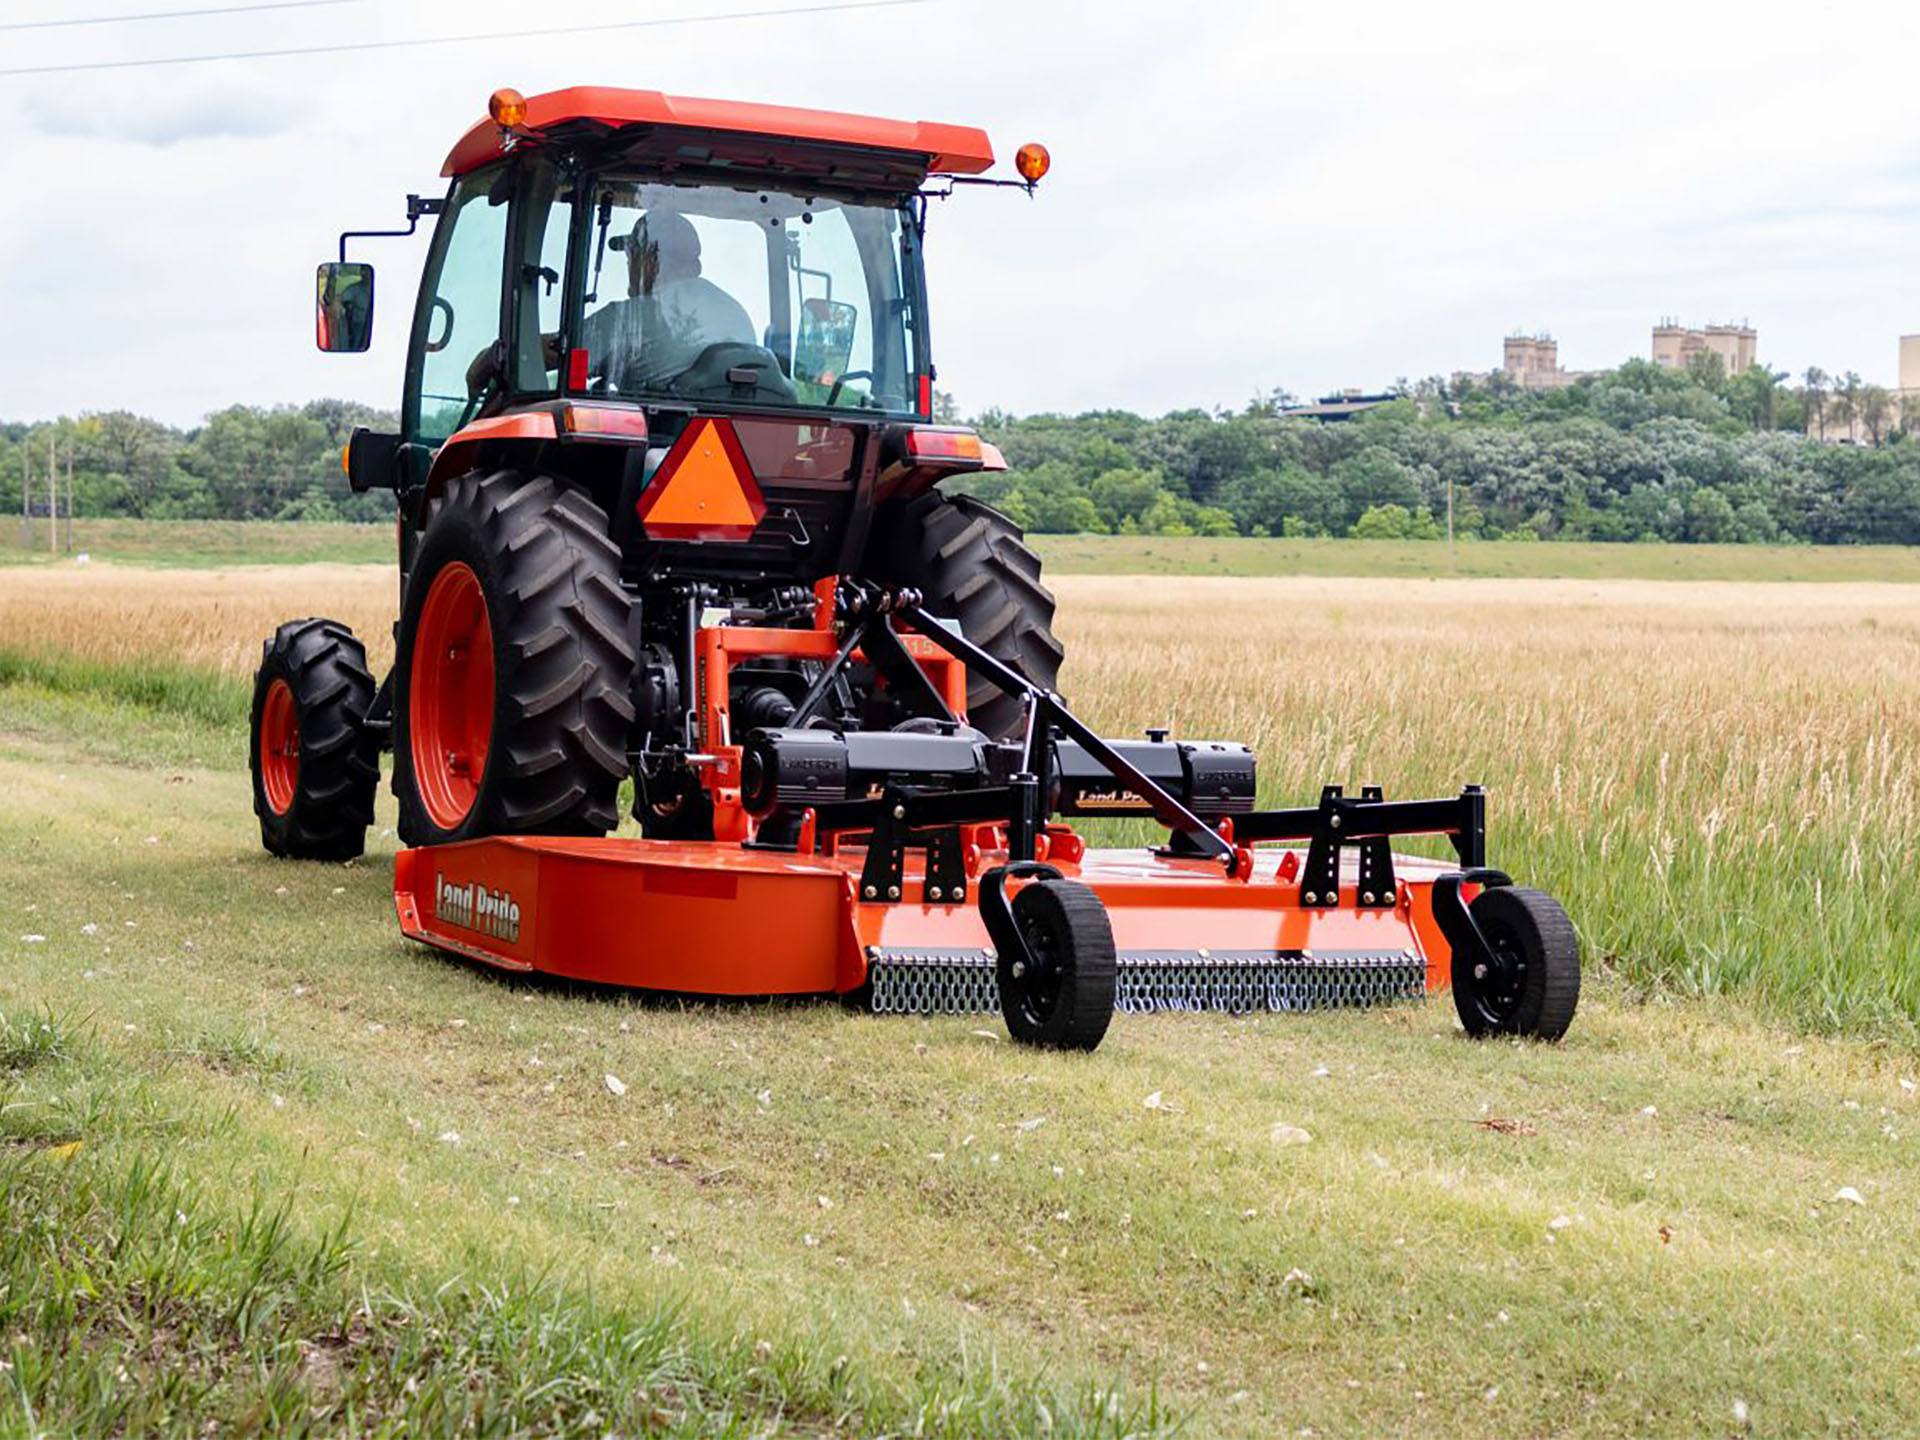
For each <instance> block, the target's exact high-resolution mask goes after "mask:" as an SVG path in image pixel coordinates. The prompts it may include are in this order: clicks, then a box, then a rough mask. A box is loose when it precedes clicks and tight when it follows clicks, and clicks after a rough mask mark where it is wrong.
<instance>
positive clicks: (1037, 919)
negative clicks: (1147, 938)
mask: <svg viewBox="0 0 1920 1440" xmlns="http://www.w3.org/2000/svg"><path fill="white" fill-rule="evenodd" d="M1013 923H1014V926H1015V927H1016V928H1017V929H1018V930H1019V932H1020V936H1021V938H1022V939H1023V940H1024V941H1025V942H1026V949H1027V955H1026V956H1025V957H1020V958H1016V957H1015V956H1013V955H1009V954H1006V953H1004V947H1003V953H1002V954H1001V955H1000V956H999V959H998V961H997V970H996V975H995V978H996V980H997V982H998V984H999V987H1000V1013H1001V1015H1002V1016H1003V1017H1004V1018H1005V1020H1006V1022H1007V1033H1008V1034H1010V1035H1011V1036H1012V1037H1013V1038H1014V1039H1015V1040H1017V1041H1019V1042H1020V1043H1021V1044H1023V1045H1034V1046H1038V1047H1039V1048H1041V1049H1045V1050H1092V1049H1094V1048H1095V1047H1097V1046H1098V1045H1099V1044H1100V1041H1101V1040H1102V1038H1104V1037H1105V1035H1106V1033H1107V1026H1108V1025H1110V1024H1111V1023H1112V1022H1113V1005H1114V997H1115V992H1116V988H1117V986H1118V983H1119V982H1118V974H1119V968H1118V965H1117V962H1116V957H1115V954H1114V948H1113V926H1112V923H1111V922H1110V921H1109V920H1108V919H1107V908H1106V906H1104V905H1102V904H1101V903H1100V897H1099V896H1097V895H1095V894H1094V893H1093V891H1092V890H1090V889H1088V888H1087V887H1086V886H1085V885H1082V884H1080V883H1078V882H1077V881H1073V880H1036V881H1034V882H1033V883H1032V884H1031V885H1029V886H1027V887H1026V888H1025V889H1024V890H1022V891H1021V892H1020V893H1019V894H1018V895H1016V896H1015V897H1014V900H1013Z"/></svg>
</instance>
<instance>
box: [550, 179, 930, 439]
mask: <svg viewBox="0 0 1920 1440" xmlns="http://www.w3.org/2000/svg"><path fill="white" fill-rule="evenodd" d="M589 194H590V196H591V203H592V207H593V208H592V210H591V212H590V214H589V224H588V226H587V233H586V236H585V240H586V252H585V262H586V271H585V283H584V285H583V286H582V287H581V289H582V291H583V301H582V311H581V318H580V323H579V324H578V325H577V326H575V327H572V330H573V335H574V337H575V338H574V340H573V342H572V343H573V345H574V346H575V348H578V349H584V350H585V351H586V352H587V362H586V371H587V377H588V383H587V388H588V390H589V391H590V392H592V393H596V394H609V395H615V394H617V395H629V396H645V397H650V398H672V399H691V400H706V401H730V402H734V403H740V404H751V405H774V406H796V407H810V408H811V407H822V406H831V407H834V408H837V409H856V410H880V411H885V412H888V413H893V414H903V415H905V414H913V413H915V411H916V409H917V404H916V401H917V398H918V395H917V391H918V384H917V379H918V375H919V372H920V369H921V366H920V362H919V358H918V348H917V343H916V341H917V326H916V324H915V318H914V310H913V305H914V298H915V294H916V293H917V287H915V285H914V284H913V280H914V272H913V270H912V267H911V265H910V264H904V265H903V254H911V251H910V250H909V249H907V248H906V247H904V246H903V240H904V239H905V237H908V236H911V234H912V230H911V227H910V220H909V216H908V213H907V212H906V210H905V209H903V208H901V207H899V206H896V205H888V204H859V203H854V202H849V201H842V200H834V199H828V198H820V197H814V198H809V197H805V196H799V195H792V194H784V193H781V192H779V191H769V190H756V189H744V190H737V189H732V188H728V187H724V186H713V185H666V184H660V183H658V182H653V181H642V180H629V179H621V178H618V177H607V176H603V177H601V178H600V179H598V180H596V181H595V182H594V184H593V187H592V189H591V191H590V192H589Z"/></svg>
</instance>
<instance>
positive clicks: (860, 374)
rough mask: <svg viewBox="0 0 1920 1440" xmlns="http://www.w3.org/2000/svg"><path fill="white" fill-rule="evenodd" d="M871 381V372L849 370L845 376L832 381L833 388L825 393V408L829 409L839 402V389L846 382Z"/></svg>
mask: <svg viewBox="0 0 1920 1440" xmlns="http://www.w3.org/2000/svg"><path fill="white" fill-rule="evenodd" d="M872 379H873V372H872V371H871V370H849V371H848V372H847V373H846V374H844V375H841V376H839V377H838V378H836V379H835V380H834V382H833V388H832V389H831V390H829V391H827V407H828V408H829V409H831V408H832V407H833V406H834V405H835V404H836V403H837V402H838V401H839V399H840V387H841V386H842V385H844V384H846V383H847V381H849V380H872Z"/></svg>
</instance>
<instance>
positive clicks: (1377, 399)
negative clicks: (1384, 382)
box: [1280, 390, 1400, 421]
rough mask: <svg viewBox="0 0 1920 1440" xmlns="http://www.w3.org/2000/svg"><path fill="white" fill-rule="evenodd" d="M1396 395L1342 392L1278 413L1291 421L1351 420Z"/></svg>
mask: <svg viewBox="0 0 1920 1440" xmlns="http://www.w3.org/2000/svg"><path fill="white" fill-rule="evenodd" d="M1399 398H1400V397H1399V396H1398V395H1388V394H1382V395H1369V394H1367V393H1365V392H1364V391H1361V390H1342V391H1341V392H1340V393H1339V394H1337V395H1322V396H1321V397H1320V398H1319V399H1318V400H1316V401H1314V402H1313V404H1311V405H1289V406H1288V407H1287V408H1286V409H1285V410H1282V411H1281V412H1280V413H1281V414H1282V415H1283V416H1286V417H1287V418H1289V419H1293V420H1321V421H1336V420H1351V419H1352V418H1353V417H1354V416H1356V415H1364V414H1365V413H1366V412H1367V411H1369V410H1374V409H1377V408H1379V407H1380V406H1382V405H1387V404H1391V403H1392V402H1393V401H1395V400H1398V399H1399Z"/></svg>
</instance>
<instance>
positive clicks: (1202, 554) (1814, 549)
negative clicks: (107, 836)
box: [0, 519, 1920, 581]
mask: <svg viewBox="0 0 1920 1440" xmlns="http://www.w3.org/2000/svg"><path fill="white" fill-rule="evenodd" d="M35 533H36V536H37V543H36V545H35V546H34V547H33V548H32V549H26V548H23V547H22V545H21V543H20V528H19V524H18V522H17V521H16V522H14V523H13V524H11V525H9V524H7V523H6V522H5V521H0V565H5V564H33V565H45V564H56V565H57V564H71V563H72V561H71V558H70V557H69V556H68V555H67V554H66V552H65V550H64V548H63V549H62V551H61V553H60V554H58V555H56V556H50V555H48V553H47V551H46V548H45V547H46V528H45V523H44V522H41V524H40V526H39V527H38V528H37V530H36V532H35ZM64 533H65V532H64V530H63V532H62V535H63V540H62V544H63V546H64ZM1034 543H1035V546H1036V548H1037V549H1038V550H1039V551H1040V553H1041V555H1042V557H1043V558H1044V559H1045V561H1046V563H1047V565H1048V567H1049V568H1050V569H1051V570H1052V571H1053V573H1055V574H1059V575H1247V576H1260V575H1351V576H1368V575H1377V576H1399V577H1403V578H1414V579H1419V578H1427V577H1440V576H1447V575H1459V576H1467V577H1476V576H1478V577H1501V576H1504V577H1509V578H1516V577H1533V578H1553V577H1564V578H1568V579H1616V580H1829V581H1839V580H1860V581H1868V580H1891V581H1920V550H1915V549H1910V548H1907V547H1904V546H1893V545H1819V546H1816V545H1801V546H1786V545H1596V544H1537V545H1516V544H1504V543H1503V544H1486V543H1475V544H1462V545H1459V546H1457V547H1456V548H1455V550H1454V552H1453V558H1452V562H1451V564H1450V563H1449V558H1448V552H1447V547H1446V545H1445V544H1444V543H1433V542H1420V541H1394V540H1260V539H1244V538H1242V539H1208V538H1203V537H1198V536H1194V537H1159V536H1121V535H1039V536H1035V537H1034ZM74 549H75V551H76V552H78V551H85V552H86V553H87V554H88V555H89V556H90V557H91V558H92V559H94V560H107V561H112V562H114V563H117V564H123V565H156V566H166V567H188V568H196V569H197V568H202V567H207V566H227V565H269V564H271V565H284V564H292V563H298V562H301V561H336V562H339V563H343V564H390V563H392V561H393V534H392V531H391V530H390V529H389V527H388V526H386V525H339V524H321V523H314V524H281V523H273V522H265V521H261V522H251V523H250V522H242V521H234V520H190V521H189V520H183V521H143V520H84V519H83V520H80V521H78V522H76V524H75V542H74Z"/></svg>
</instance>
